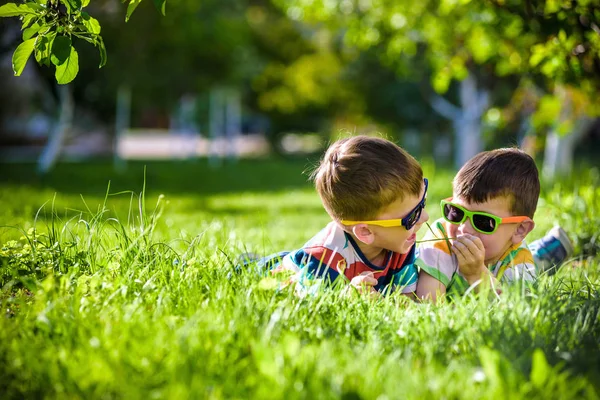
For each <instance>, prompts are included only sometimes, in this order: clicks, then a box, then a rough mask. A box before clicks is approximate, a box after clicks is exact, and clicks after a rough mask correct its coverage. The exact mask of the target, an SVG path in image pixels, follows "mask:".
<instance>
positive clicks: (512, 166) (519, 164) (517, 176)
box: [452, 148, 540, 218]
mask: <svg viewBox="0 0 600 400" xmlns="http://www.w3.org/2000/svg"><path fill="white" fill-rule="evenodd" d="M452 186H453V192H454V196H458V197H460V198H462V199H464V200H466V201H467V202H469V203H483V202H486V201H488V200H491V199H495V198H497V197H508V198H509V199H510V201H511V206H510V212H511V213H512V214H513V215H524V216H527V217H530V218H533V214H534V213H535V209H536V208H537V202H538V198H539V196H540V178H539V175H538V170H537V167H536V165H535V161H534V160H533V158H531V156H530V155H529V154H527V153H525V152H524V151H522V150H519V149H516V148H505V149H497V150H491V151H484V152H481V153H479V154H477V155H476V156H475V157H473V158H471V159H470V160H469V161H467V163H466V164H465V165H463V167H462V168H461V169H460V171H458V173H457V174H456V176H455V177H454V181H453V182H452Z"/></svg>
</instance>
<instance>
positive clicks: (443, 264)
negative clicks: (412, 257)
mask: <svg viewBox="0 0 600 400" xmlns="http://www.w3.org/2000/svg"><path fill="white" fill-rule="evenodd" d="M448 224H449V222H446V221H445V220H444V219H442V218H440V219H438V220H437V221H435V222H434V223H433V224H432V230H433V232H432V231H429V232H427V234H426V235H425V237H424V238H423V240H431V239H436V238H444V237H447V236H448V235H447V234H446V232H447V231H448V229H447V228H448ZM416 264H417V266H418V267H419V268H420V269H421V270H423V271H425V272H427V273H428V274H429V275H431V276H432V277H434V278H435V279H437V280H438V281H440V282H441V283H442V284H443V285H444V286H445V287H446V291H447V292H448V293H456V294H463V293H464V292H465V291H466V290H467V288H468V287H469V284H468V283H467V280H466V279H465V278H464V276H463V275H462V274H461V273H460V271H459V269H458V260H457V259H456V256H455V255H454V254H452V253H451V251H450V246H449V241H446V240H440V241H430V242H425V243H421V244H419V248H418V250H417V260H416ZM488 268H489V270H490V272H491V273H492V274H493V275H494V276H495V277H496V278H497V279H499V280H501V281H503V282H514V281H526V282H531V281H533V280H534V279H535V278H536V276H537V271H536V267H535V264H534V261H533V255H532V254H531V251H530V250H529V248H528V247H527V244H526V243H525V241H523V242H521V243H517V244H515V245H513V246H511V247H510V248H509V249H508V250H507V251H506V252H505V253H504V254H503V255H502V256H501V257H500V259H499V260H498V261H497V262H496V263H494V264H491V265H488Z"/></svg>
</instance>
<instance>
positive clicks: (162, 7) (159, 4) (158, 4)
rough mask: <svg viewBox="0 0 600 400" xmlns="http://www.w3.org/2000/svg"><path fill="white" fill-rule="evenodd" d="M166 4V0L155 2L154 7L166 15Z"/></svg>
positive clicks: (156, 0) (155, 0)
mask: <svg viewBox="0 0 600 400" xmlns="http://www.w3.org/2000/svg"><path fill="white" fill-rule="evenodd" d="M166 4H167V2H166V0H154V6H155V7H156V9H157V10H158V11H159V12H160V13H161V14H162V15H166Z"/></svg>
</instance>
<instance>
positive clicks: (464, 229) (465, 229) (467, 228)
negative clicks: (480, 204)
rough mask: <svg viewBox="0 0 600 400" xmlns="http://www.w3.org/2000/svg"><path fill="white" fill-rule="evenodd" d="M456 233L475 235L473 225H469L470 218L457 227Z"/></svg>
mask: <svg viewBox="0 0 600 400" xmlns="http://www.w3.org/2000/svg"><path fill="white" fill-rule="evenodd" d="M458 232H459V233H460V234H464V233H468V234H470V235H474V234H475V229H473V225H471V218H468V217H467V218H466V219H465V222H463V223H462V224H460V225H459V227H458Z"/></svg>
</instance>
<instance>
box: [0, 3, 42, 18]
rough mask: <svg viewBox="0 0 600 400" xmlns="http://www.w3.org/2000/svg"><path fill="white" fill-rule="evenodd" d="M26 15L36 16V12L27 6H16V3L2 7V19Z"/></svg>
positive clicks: (0, 9)
mask: <svg viewBox="0 0 600 400" xmlns="http://www.w3.org/2000/svg"><path fill="white" fill-rule="evenodd" d="M26 14H35V11H33V10H32V9H31V8H29V7H27V6H26V5H25V4H20V5H16V4H15V3H8V4H5V5H3V6H2V7H0V17H16V16H19V15H26Z"/></svg>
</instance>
